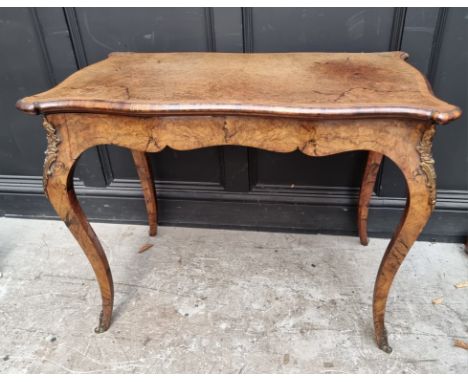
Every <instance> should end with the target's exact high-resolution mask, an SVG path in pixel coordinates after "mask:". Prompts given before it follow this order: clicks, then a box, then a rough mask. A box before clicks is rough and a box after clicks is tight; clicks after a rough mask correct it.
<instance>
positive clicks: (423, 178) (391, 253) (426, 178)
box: [373, 127, 436, 353]
mask: <svg viewBox="0 0 468 382" xmlns="http://www.w3.org/2000/svg"><path fill="white" fill-rule="evenodd" d="M433 134H434V127H431V128H428V129H427V130H426V131H425V132H424V133H423V136H422V138H421V142H420V144H419V145H418V147H417V152H418V154H419V155H418V160H417V164H415V165H411V163H415V162H416V161H412V160H408V161H407V163H406V164H405V163H400V164H399V166H400V168H401V169H402V170H403V173H404V175H405V178H406V182H407V186H408V199H407V203H406V209H405V212H404V214H403V217H402V219H401V222H400V224H399V226H398V228H397V229H396V231H395V233H394V235H393V237H392V239H391V241H390V243H389V245H388V247H387V250H386V251H385V254H384V256H383V259H382V262H381V264H380V268H379V271H378V273H377V279H376V281H375V286H374V300H373V316H374V329H375V337H376V341H377V345H378V346H379V348H380V349H382V350H383V351H385V352H387V353H390V352H391V351H392V348H391V347H390V346H389V344H388V338H387V331H386V329H385V308H386V304H387V298H388V293H389V291H390V288H391V285H392V282H393V279H394V277H395V275H396V273H397V271H398V268H399V267H400V265H401V263H402V262H403V260H404V259H405V256H406V255H407V254H408V251H409V250H410V248H411V246H412V245H413V243H414V242H415V241H416V239H417V238H418V236H419V234H420V233H421V231H422V230H423V228H424V226H425V225H426V223H427V221H428V220H429V217H430V215H431V212H432V210H433V208H434V206H435V200H436V188H435V187H436V186H435V178H436V176H435V171H434V161H433V159H432V156H431V143H432V137H433Z"/></svg>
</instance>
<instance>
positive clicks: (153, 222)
mask: <svg viewBox="0 0 468 382" xmlns="http://www.w3.org/2000/svg"><path fill="white" fill-rule="evenodd" d="M132 156H133V161H134V162H135V167H136V170H137V173H138V177H139V178H140V182H141V188H142V189H143V196H144V198H145V205H146V211H147V213H148V224H149V235H150V236H156V233H157V230H158V206H157V202H156V200H157V199H156V188H155V186H154V179H153V173H152V171H151V164H150V161H149V159H148V156H147V154H146V153H145V152H143V151H137V150H132Z"/></svg>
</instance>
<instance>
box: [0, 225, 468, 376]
mask: <svg viewBox="0 0 468 382" xmlns="http://www.w3.org/2000/svg"><path fill="white" fill-rule="evenodd" d="M93 226H94V228H95V230H96V232H97V234H98V236H99V237H100V238H101V241H102V244H103V246H104V249H105V250H106V252H107V256H108V258H109V261H110V264H111V268H112V272H113V276H114V280H115V292H116V296H115V311H114V312H115V313H114V321H113V324H112V326H111V329H110V330H109V331H108V332H106V333H104V334H94V332H93V329H94V327H95V326H96V324H97V318H98V313H99V310H100V308H99V304H100V297H99V294H98V288H97V285H96V282H95V279H94V275H93V273H92V270H91V267H90V266H89V265H88V262H87V260H86V258H85V256H84V255H83V254H82V252H81V250H80V248H79V247H78V245H77V244H76V243H75V241H74V239H73V238H72V236H71V234H70V233H69V232H68V231H67V229H66V227H65V225H64V224H63V223H61V222H56V221H39V220H20V219H6V218H0V243H1V246H0V271H1V272H2V274H1V278H0V372H3V373H13V372H15V373H23V372H29V373H32V372H36V373H38V372H41V373H57V372H58V373H61V372H85V373H88V372H119V373H125V372H152V373H166V372H172V373H181V372H193V373H201V372H226V373H260V372H269V373H278V372H279V373H284V372H288V373H297V372H318V373H349V372H362V373H370V372H373V373H381V372H384V373H402V372H404V373H416V372H419V373H428V372H431V373H460V372H465V373H466V372H468V351H467V350H464V349H461V348H457V347H454V346H453V341H454V339H461V340H464V341H468V288H464V289H457V288H455V287H454V284H455V283H457V282H460V281H465V280H468V256H467V255H465V254H464V251H463V246H462V245H460V244H431V243H427V242H418V243H417V244H415V246H414V247H413V250H412V251H411V252H410V254H409V255H408V257H407V259H406V261H405V263H404V264H403V266H402V268H401V270H400V273H399V274H398V275H397V278H396V281H395V283H394V287H393V290H392V293H391V295H390V299H389V305H388V310H387V312H388V314H387V322H388V324H387V326H388V330H389V333H390V335H389V340H390V344H391V345H392V346H393V349H394V351H393V353H392V354H390V355H388V354H386V353H384V352H382V351H380V350H379V349H377V347H376V346H375V344H374V340H373V331H372V309H371V299H372V288H373V282H374V278H375V275H376V272H377V268H378V265H379V262H380V259H381V257H382V254H383V251H384V249H385V247H386V245H387V243H388V240H383V239H372V240H371V242H370V244H369V246H368V247H362V246H360V245H359V243H358V239H357V238H355V237H341V236H326V235H293V234H281V233H256V232H240V231H225V230H208V229H188V228H169V227H160V231H159V234H158V236H157V237H156V238H149V237H148V236H147V227H145V226H131V225H112V224H93ZM145 243H154V247H152V248H151V249H149V250H148V251H146V252H144V253H140V254H139V253H137V252H138V249H139V248H140V247H141V246H142V245H143V244H145ZM438 297H442V298H443V303H441V304H439V305H433V304H432V300H433V299H434V298H438Z"/></svg>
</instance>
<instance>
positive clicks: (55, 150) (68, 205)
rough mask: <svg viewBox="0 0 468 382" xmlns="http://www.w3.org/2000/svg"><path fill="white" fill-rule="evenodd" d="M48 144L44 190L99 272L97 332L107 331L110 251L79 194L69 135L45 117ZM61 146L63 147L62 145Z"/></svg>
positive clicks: (110, 305)
mask: <svg viewBox="0 0 468 382" xmlns="http://www.w3.org/2000/svg"><path fill="white" fill-rule="evenodd" d="M44 128H45V129H46V132H47V141H48V147H47V151H46V159H45V163H44V174H43V184H44V191H45V193H46V195H47V197H48V198H49V201H50V203H51V204H52V206H53V207H54V209H55V211H56V212H57V214H58V215H59V216H60V218H61V219H62V220H63V221H64V222H65V224H66V225H67V227H68V229H69V230H70V231H71V233H72V234H73V236H74V237H75V239H76V240H77V241H78V243H79V244H80V246H81V248H82V249H83V251H84V253H85V254H86V256H87V257H88V260H89V262H90V263H91V266H92V268H93V270H94V273H95V274H96V278H97V281H98V284H99V288H100V291H101V297H102V311H101V315H100V318H99V325H98V327H97V328H96V329H95V331H96V333H102V332H104V331H106V330H107V329H108V328H109V326H110V323H111V317H112V308H113V304H114V284H113V281H112V274H111V271H110V268H109V263H108V262H107V258H106V254H105V253H104V250H103V248H102V246H101V243H100V242H99V240H98V238H97V236H96V234H95V233H94V231H93V229H92V227H91V225H90V224H89V222H88V220H87V219H86V216H85V214H84V212H83V210H82V209H81V207H80V205H79V203H78V200H77V198H76V194H75V190H74V187H73V170H74V165H75V162H76V159H77V158H73V157H72V155H71V154H70V151H69V146H68V144H67V142H66V140H65V139H63V142H62V139H61V138H60V137H59V135H58V134H57V132H56V130H55V128H54V127H53V126H52V125H51V124H50V123H49V122H47V120H46V119H44ZM59 148H60V149H59Z"/></svg>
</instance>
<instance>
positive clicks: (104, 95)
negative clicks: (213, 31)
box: [18, 52, 460, 123]
mask: <svg viewBox="0 0 468 382" xmlns="http://www.w3.org/2000/svg"><path fill="white" fill-rule="evenodd" d="M406 57H407V55H406V54H405V53H403V52H385V53H371V54H369V53H334V54H330V53H281V54H277V53H257V54H236V53H158V54H154V53H113V54H111V55H110V56H109V58H108V59H107V60H104V61H101V62H99V63H97V64H94V65H91V66H88V67H86V68H84V69H82V70H80V71H78V72H77V73H75V74H73V75H72V76H70V77H69V78H68V79H66V80H65V81H64V82H62V83H61V84H59V85H58V86H56V87H55V88H53V89H52V90H49V91H47V92H45V93H41V94H38V95H35V96H32V97H27V98H25V99H23V100H21V101H20V102H19V103H18V107H19V108H20V109H21V110H23V111H26V112H32V113H50V112H83V111H86V112H105V113H118V114H131V115H137V114H139V115H162V114H169V115H176V114H210V115H212V114H226V113H235V114H240V113H242V114H248V115H252V114H255V115H264V116H278V117H279V116H288V117H307V118H310V117H344V116H382V115H389V114H390V115H392V116H405V117H416V118H422V119H432V120H434V121H437V123H446V122H448V121H450V120H451V119H454V118H456V117H457V116H458V115H459V113H460V111H459V109H458V108H457V107H454V106H452V105H449V104H447V103H445V102H443V101H441V100H439V99H437V98H436V97H434V95H433V94H432V92H431V91H430V88H429V86H428V84H427V81H426V79H425V77H424V76H423V75H422V74H421V73H420V72H419V71H418V70H417V69H415V68H414V67H412V66H411V65H408V64H407V63H406V62H405V61H404V60H403V59H404V58H406Z"/></svg>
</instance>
